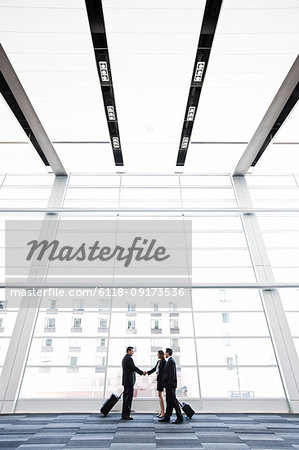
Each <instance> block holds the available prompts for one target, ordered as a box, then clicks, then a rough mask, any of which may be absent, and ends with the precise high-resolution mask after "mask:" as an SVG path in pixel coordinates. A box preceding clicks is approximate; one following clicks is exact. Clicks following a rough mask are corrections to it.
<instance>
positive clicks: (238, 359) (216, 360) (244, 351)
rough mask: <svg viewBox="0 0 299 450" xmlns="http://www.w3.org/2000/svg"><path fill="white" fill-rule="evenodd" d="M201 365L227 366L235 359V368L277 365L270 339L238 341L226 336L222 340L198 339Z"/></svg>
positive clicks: (244, 339)
mask: <svg viewBox="0 0 299 450" xmlns="http://www.w3.org/2000/svg"><path fill="white" fill-rule="evenodd" d="M197 353H198V364H199V365H220V366H222V365H226V364H227V359H228V358H233V364H234V366H237V365H238V364H239V365H241V366H242V365H246V366H248V365H250V366H251V365H254V366H256V365H263V366H266V365H276V359H275V355H274V351H273V347H272V343H271V341H270V338H265V339H259V338H250V339H246V338H243V339H237V338H233V337H230V336H229V335H228V336H224V337H223V338H221V339H218V338H217V339H197Z"/></svg>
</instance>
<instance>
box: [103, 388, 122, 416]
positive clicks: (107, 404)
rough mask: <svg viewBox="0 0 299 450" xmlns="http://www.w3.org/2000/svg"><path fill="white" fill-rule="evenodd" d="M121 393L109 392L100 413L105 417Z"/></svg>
mask: <svg viewBox="0 0 299 450" xmlns="http://www.w3.org/2000/svg"><path fill="white" fill-rule="evenodd" d="M122 395H123V392H122V393H121V394H120V395H116V394H111V395H110V397H109V398H108V399H107V400H105V401H104V403H103V405H102V408H101V409H100V411H101V413H103V414H104V416H105V417H106V416H107V415H108V414H109V412H110V411H111V409H112V408H113V406H115V405H116V403H117V402H118V400H119V399H120V398H121V396H122Z"/></svg>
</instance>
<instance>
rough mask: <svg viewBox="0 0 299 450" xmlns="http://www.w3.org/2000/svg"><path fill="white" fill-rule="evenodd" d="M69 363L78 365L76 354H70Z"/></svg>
mask: <svg viewBox="0 0 299 450" xmlns="http://www.w3.org/2000/svg"><path fill="white" fill-rule="evenodd" d="M69 364H70V366H77V365H78V356H70V357H69Z"/></svg>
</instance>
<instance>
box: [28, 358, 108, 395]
mask: <svg viewBox="0 0 299 450" xmlns="http://www.w3.org/2000/svg"><path fill="white" fill-rule="evenodd" d="M104 378H105V374H104V373H97V372H96V371H95V369H94V368H83V367H80V368H77V367H69V368H68V367H63V368H60V367H59V368H58V367H30V366H29V367H27V369H26V372H25V375H24V379H23V384H22V389H21V392H20V398H33V399H34V398H103V395H104Z"/></svg>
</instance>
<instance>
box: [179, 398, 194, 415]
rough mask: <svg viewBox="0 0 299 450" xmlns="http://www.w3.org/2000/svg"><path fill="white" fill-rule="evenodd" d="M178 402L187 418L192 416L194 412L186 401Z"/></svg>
mask: <svg viewBox="0 0 299 450" xmlns="http://www.w3.org/2000/svg"><path fill="white" fill-rule="evenodd" d="M179 404H180V405H181V408H182V410H183V411H184V413H185V414H186V416H187V417H189V419H191V418H192V416H193V415H194V414H195V411H194V410H193V409H192V408H191V406H190V405H189V404H188V403H184V402H183V403H181V402H179Z"/></svg>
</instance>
